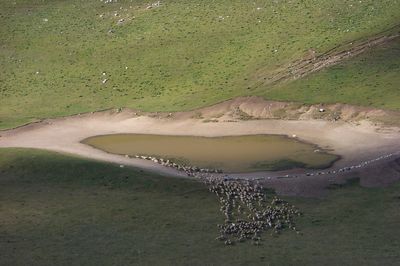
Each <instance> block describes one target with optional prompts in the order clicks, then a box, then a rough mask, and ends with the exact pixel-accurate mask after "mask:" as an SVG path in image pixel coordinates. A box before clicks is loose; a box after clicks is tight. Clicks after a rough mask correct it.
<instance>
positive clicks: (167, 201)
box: [0, 149, 400, 265]
mask: <svg viewBox="0 0 400 266" xmlns="http://www.w3.org/2000/svg"><path fill="white" fill-rule="evenodd" d="M286 200H288V201H289V202H290V203H292V204H295V205H296V206H297V207H299V208H300V209H301V211H302V212H303V213H304V215H303V216H302V217H300V218H298V219H297V224H298V225H297V227H298V228H299V229H300V230H301V234H296V233H295V232H293V231H284V232H283V233H282V234H281V235H279V236H270V235H269V234H266V235H264V236H263V238H264V241H263V242H262V245H261V246H253V245H251V243H250V242H247V243H242V244H237V245H235V246H225V245H224V244H223V243H221V242H219V241H216V240H214V238H215V237H216V236H217V235H218V229H217V226H216V224H218V223H221V222H222V220H223V217H222V216H221V215H220V213H219V204H218V202H217V198H216V196H215V195H213V194H211V193H209V192H208V191H207V189H206V188H205V187H204V186H203V185H202V184H200V183H197V182H195V181H189V180H184V179H174V178H168V177H160V176H154V175H151V174H147V173H143V172H140V171H138V170H135V169H130V168H123V169H122V168H119V167H118V166H114V165H110V164H103V163H98V162H93V161H88V160H83V159H78V158H73V157H67V156H63V155H58V154H53V153H49V152H43V151H35V150H25V149H2V150H0V250H1V257H0V265H321V264H323V265H396V264H397V263H398V261H399V260H400V253H399V252H398V251H399V248H400V239H399V237H398V236H399V233H400V232H399V230H400V229H399V226H398V225H399V221H400V212H399V211H398V210H399V208H400V184H396V185H393V186H392V187H389V188H368V189H367V188H360V187H359V186H358V185H357V184H350V185H347V186H344V187H336V189H332V190H331V192H330V195H329V196H328V197H327V198H325V199H304V198H293V197H290V198H286Z"/></svg>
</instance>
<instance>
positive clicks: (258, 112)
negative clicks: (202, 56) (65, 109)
mask: <svg viewBox="0 0 400 266" xmlns="http://www.w3.org/2000/svg"><path fill="white" fill-rule="evenodd" d="M268 106H278V107H279V108H282V106H286V107H283V108H286V109H287V106H290V104H286V103H277V102H268V101H264V102H263V100H261V99H259V98H255V97H250V98H239V99H236V100H232V101H227V102H224V103H222V104H220V105H216V106H213V107H208V108H203V109H200V110H196V111H192V112H187V113H174V114H155V113H152V114H139V113H136V112H135V111H132V110H122V111H120V110H109V111H104V112H98V113H90V114H84V115H76V116H72V117H65V118H58V119H49V120H45V121H42V122H39V123H34V124H30V125H27V126H23V127H20V128H16V129H13V130H7V131H1V132H0V135H1V137H0V147H24V148H37V149H46V150H51V151H56V152H62V153H68V154H73V155H78V156H83V157H87V158H92V159H96V160H102V161H107V162H112V163H117V164H121V165H130V166H134V167H139V168H142V169H144V170H149V171H153V172H157V173H160V174H164V175H173V176H181V177H184V176H185V175H184V174H183V173H181V172H178V171H176V170H174V169H172V168H166V167H163V166H161V165H159V164H155V163H153V162H151V161H144V160H140V159H131V158H125V157H124V156H119V155H113V154H108V153H105V152H103V151H100V150H97V149H94V148H92V147H90V146H87V145H84V144H82V143H80V141H81V140H83V139H85V138H88V137H90V136H95V135H103V134H114V133H142V134H166V135H194V136H223V135H244V134H283V135H287V136H289V137H293V136H294V135H295V136H296V138H299V139H300V140H303V141H307V142H311V143H315V144H317V145H318V146H320V147H321V148H324V149H329V150H331V151H332V152H333V153H335V154H338V155H340V156H342V159H341V160H339V161H338V162H336V163H335V165H334V166H333V168H332V169H337V168H340V167H345V166H348V165H354V164H357V163H359V162H361V161H365V160H370V159H373V158H376V157H378V156H380V155H382V154H388V153H390V152H396V151H399V150H400V129H399V128H398V127H382V126H380V125H378V124H374V123H371V121H367V120H364V119H360V117H358V118H357V120H351V119H348V120H346V119H336V121H335V119H330V117H329V116H324V113H328V112H329V111H327V110H328V109H329V108H334V107H335V106H336V105H332V106H325V109H326V110H325V111H324V112H321V113H323V114H322V115H321V117H320V119H316V118H317V117H314V116H312V115H306V114H309V113H310V110H314V111H316V110H317V112H318V113H320V112H319V106H309V107H306V108H304V107H303V106H300V107H299V108H298V109H293V111H296V112H299V113H302V115H300V116H299V117H298V118H297V119H296V120H294V119H293V120H282V119H280V120H277V119H261V118H271V117H270V116H269V115H268V114H269V112H268V111H266V110H268ZM271 108H272V107H271ZM272 109H273V108H272ZM353 109H354V110H356V109H357V108H356V107H353ZM353 109H352V110H353ZM341 110H343V109H341ZM356 112H357V113H358V114H360V112H359V110H356ZM365 112H366V114H367V113H368V112H370V113H373V112H375V113H380V114H382V113H385V111H379V110H371V109H365ZM349 117H351V116H349ZM361 117H362V116H361ZM353 118H354V116H353ZM392 159H393V160H394V159H395V158H392ZM383 163H384V164H387V163H389V162H387V161H384V162H381V163H380V165H382V164H383ZM377 165H378V163H376V164H375V165H371V166H370V167H373V168H374V169H377ZM396 165H397V164H396ZM396 167H397V166H396ZM378 168H379V167H378ZM365 169H368V168H365ZM391 169H392V170H393V169H397V168H393V167H391ZM357 171H359V173H357V175H360V172H363V171H364V172H365V171H367V170H357ZM302 172H304V170H302V169H295V170H291V171H281V172H261V173H254V174H243V175H242V176H243V177H253V176H254V177H263V176H268V177H272V178H271V179H268V180H265V184H266V185H268V186H271V187H275V188H277V190H278V191H279V192H280V193H282V194H290V195H293V194H296V195H310V194H313V193H314V194H316V195H317V194H320V192H321V187H322V185H321V186H319V185H318V184H324V185H326V184H327V181H329V182H335V180H336V181H342V176H344V175H342V176H334V177H330V176H329V175H325V176H323V177H322V176H319V177H307V178H303V177H302V178H297V179H285V180H284V179H282V178H278V177H281V176H283V175H286V174H292V173H302ZM353 174H355V173H353ZM346 175H352V174H351V173H350V174H346ZM379 175H382V173H381V174H379ZM390 176H391V177H390V178H389V179H390V182H392V181H394V180H397V179H400V174H399V172H398V171H397V170H396V171H394V172H391V175H390ZM377 178H378V177H377ZM379 178H381V177H379ZM379 178H378V179H374V180H372V179H371V177H370V176H369V177H368V179H367V180H369V181H368V182H367V183H368V184H369V185H379V184H386V183H388V182H387V179H385V180H383V181H382V180H381V181H379ZM329 182H328V183H329ZM390 182H389V183H390ZM288 184H289V185H288ZM300 184H303V185H300ZM307 184H308V185H307ZM310 184H312V185H310ZM302 186H306V187H308V188H310V186H311V187H315V191H314V189H308V188H307V189H303V190H301V189H300V188H301V187H302ZM308 190H310V191H314V192H313V193H311V192H310V191H308Z"/></svg>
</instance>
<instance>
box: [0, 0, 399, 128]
mask: <svg viewBox="0 0 400 266" xmlns="http://www.w3.org/2000/svg"><path fill="white" fill-rule="evenodd" d="M147 5H148V1H140V0H130V1H127V0H125V1H124V0H120V1H118V2H116V3H115V2H113V3H111V4H105V3H104V1H99V0H90V1H87V0H68V1H66V0H57V1H54V0H52V1H50V0H40V1H39V0H29V1H28V0H18V1H8V0H0V6H1V8H0V69H1V71H0V128H10V127H14V126H17V125H21V124H23V123H27V122H31V121H35V120H36V119H40V118H47V117H54V116H62V115H69V114H75V113H81V112H88V111H95V110H100V109H105V108H112V107H131V108H137V109H141V110H145V111H181V110H188V109H194V108H197V107H201V106H206V105H211V104H214V103H217V102H220V101H223V100H226V99H229V98H233V97H236V96H242V95H262V96H264V97H266V98H268V97H275V98H279V99H281V100H286V99H293V98H295V97H294V96H293V95H291V93H290V91H289V90H284V92H281V93H278V92H276V91H275V92H273V93H270V92H269V89H270V88H269V87H266V88H253V87H251V84H253V83H254V80H253V79H254V75H255V73H258V74H259V71H260V69H263V71H264V72H265V75H268V74H269V73H271V72H273V71H274V70H275V69H276V68H277V67H281V66H284V65H286V64H288V63H289V62H292V61H294V60H298V59H301V58H303V57H304V56H307V55H308V54H309V49H315V50H316V51H317V54H320V53H323V52H325V51H327V50H329V49H331V48H333V47H336V46H338V45H341V44H343V43H348V42H350V41H352V40H355V39H360V38H361V39H363V38H367V37H368V36H371V35H374V34H377V33H379V32H381V31H384V30H386V29H388V28H391V27H393V26H394V25H396V24H398V22H399V19H400V13H399V12H398V10H399V9H400V2H399V1H397V0H381V1H374V0H363V1H355V0H292V1H242V0H240V1H239V0H234V1H232V0H193V1H183V0H170V1H161V6H160V7H158V8H152V9H147V8H146V7H147ZM121 19H122V20H123V21H121V23H119V21H120V20H121ZM393 60H395V59H393ZM374 68H376V69H378V71H379V69H380V68H384V69H386V63H385V60H380V61H379V63H377V66H374ZM391 71H392V72H393V73H396V74H398V67H396V68H394V69H392V70H391ZM103 72H104V73H105V75H104V76H103V74H102V73H103ZM366 74H368V73H366ZM362 76H363V77H364V75H362ZM365 78H367V77H365ZM105 79H107V82H106V83H105V84H103V83H102V81H103V80H105ZM326 82H330V80H326ZM326 82H325V81H324V82H321V83H323V84H322V85H325V83H326ZM334 82H336V81H335V80H334ZM340 82H341V81H340ZM343 82H347V81H346V79H345V80H344V81H343ZM396 82H397V85H398V79H396V78H394V79H393V82H392V83H393V84H396ZM354 83H356V82H353V84H354ZM334 84H335V83H333V85H331V84H330V83H329V84H326V86H327V87H328V89H325V91H324V92H323V93H322V96H318V95H316V94H318V93H316V92H315V91H314V90H313V89H310V90H301V96H302V97H301V99H304V98H306V99H308V101H307V102H310V103H314V102H320V101H323V100H324V99H326V98H327V97H328V98H329V96H328V95H331V94H330V93H331V89H330V88H331V87H334V86H335V85H334ZM302 88H304V86H303V87H302ZM347 88H348V89H349V90H353V88H354V86H348V87H347ZM296 89H297V88H296ZM297 90H299V89H297ZM355 91H357V92H358V91H361V92H362V93H363V94H365V95H368V96H370V99H365V98H366V97H368V96H365V97H358V98H357V99H356V100H353V99H352V98H351V97H350V96H349V97H348V95H349V94H352V93H351V92H349V93H347V94H345V95H342V97H337V100H340V101H343V102H349V103H354V102H355V103H359V104H363V105H364V104H365V105H370V104H371V102H372V105H373V106H382V102H386V99H391V97H394V98H392V99H393V101H391V102H389V103H387V105H385V107H387V108H393V109H399V108H400V106H399V104H398V102H397V104H396V103H393V102H394V101H395V99H398V95H399V94H398V92H397V91H394V92H393V90H392V89H387V88H386V87H385V84H384V83H381V84H380V85H379V86H378V87H377V90H376V91H372V92H371V93H370V91H369V90H367V87H365V86H364V87H362V88H361V89H360V88H357V89H356V90H355ZM377 91H378V92H377ZM380 91H381V92H382V93H379V92H380ZM383 92H385V93H386V94H384V93H383ZM298 94H299V93H298V92H297V91H296V95H298ZM331 96H332V95H331ZM396 97H397V98H396ZM296 99H297V98H296Z"/></svg>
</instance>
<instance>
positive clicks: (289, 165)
mask: <svg viewBox="0 0 400 266" xmlns="http://www.w3.org/2000/svg"><path fill="white" fill-rule="evenodd" d="M251 167H252V168H254V169H262V170H268V171H282V170H289V169H294V168H307V164H305V163H302V162H298V161H294V160H290V159H284V160H278V161H272V162H269V161H263V162H256V163H255V164H253V165H252V166H251Z"/></svg>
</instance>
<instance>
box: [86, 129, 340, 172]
mask: <svg viewBox="0 0 400 266" xmlns="http://www.w3.org/2000/svg"><path fill="white" fill-rule="evenodd" d="M83 143H85V144H88V145H91V146H93V147H96V148H98V149H101V150H104V151H106V152H109V153H115V154H124V155H125V154H128V155H132V156H133V155H147V156H154V157H157V158H165V159H170V160H173V161H175V162H177V163H181V164H187V165H192V166H198V167H202V168H214V169H222V170H224V171H226V172H251V171H261V170H285V169H291V168H296V167H301V168H324V167H328V166H330V165H331V164H332V163H333V162H334V161H335V160H337V156H335V155H333V154H329V153H327V152H324V151H318V152H316V150H317V149H318V148H317V147H316V146H314V145H311V144H308V143H303V142H300V141H298V140H296V139H291V138H287V137H285V136H280V135H247V136H225V137H212V138H210V137H195V136H165V135H142V134H115V135H105V136H95V137H91V138H88V139H85V140H84V141H83Z"/></svg>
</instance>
